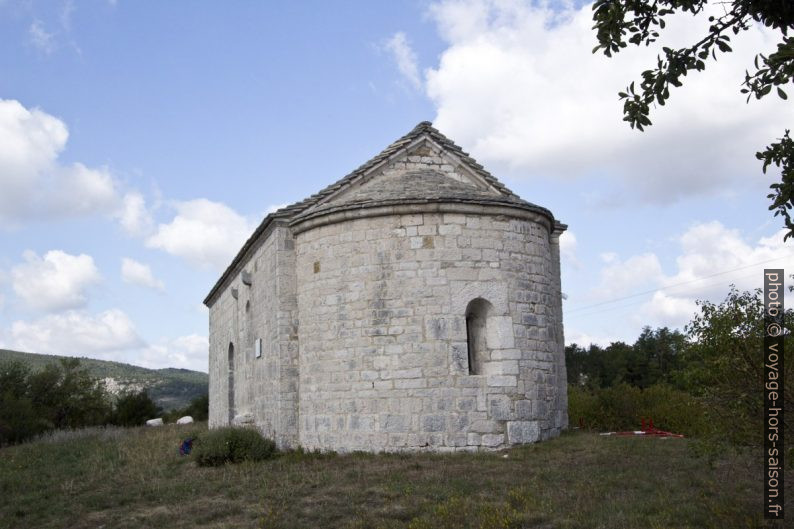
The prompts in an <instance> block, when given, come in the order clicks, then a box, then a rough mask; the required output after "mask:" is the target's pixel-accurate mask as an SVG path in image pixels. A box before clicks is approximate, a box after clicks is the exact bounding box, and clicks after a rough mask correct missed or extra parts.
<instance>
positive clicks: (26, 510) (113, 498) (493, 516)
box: [0, 425, 794, 529]
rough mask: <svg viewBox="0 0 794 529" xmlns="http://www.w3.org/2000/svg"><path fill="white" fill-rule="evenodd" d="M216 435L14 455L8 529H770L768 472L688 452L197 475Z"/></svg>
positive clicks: (618, 444) (147, 433)
mask: <svg viewBox="0 0 794 529" xmlns="http://www.w3.org/2000/svg"><path fill="white" fill-rule="evenodd" d="M205 428H206V426H204V425H189V426H185V427H177V426H168V427H163V428H157V429H145V428H137V429H129V430H126V432H124V434H123V435H117V434H116V433H115V432H114V434H113V435H103V434H102V433H101V432H100V433H97V434H94V435H72V436H66V437H67V438H66V439H64V440H61V441H59V442H48V443H42V442H36V443H29V444H26V445H22V446H17V447H10V448H4V449H2V450H0V527H9V528H11V527H13V528H22V527H70V528H82V527H85V528H88V527H107V528H117V527H118V528H123V527H261V528H269V527H311V528H315V527H317V528H325V527H347V528H369V527H383V528H398V527H408V528H412V529H425V528H432V529H436V528H459V527H482V528H522V527H537V528H550V527H564V528H579V527H581V528H588V529H590V528H598V527H609V528H630V529H634V528H638V527H650V528H653V527H659V528H662V527H664V528H669V527H697V528H701V527H714V528H730V527H760V526H763V524H762V517H761V510H760V509H761V505H760V504H761V494H762V488H761V487H762V482H761V479H760V476H761V467H760V465H761V461H760V460H757V461H750V460H749V459H747V458H746V457H743V456H737V455H733V456H730V457H726V458H723V459H721V460H718V461H717V462H716V463H715V464H714V465H709V464H708V463H707V462H706V461H705V460H703V459H699V458H697V457H695V456H694V455H693V453H692V451H691V450H690V449H689V447H688V444H689V443H690V441H688V440H662V439H621V438H604V437H599V436H596V435H592V434H586V433H573V434H566V435H564V436H563V437H561V438H560V439H555V440H552V441H548V442H545V443H540V444H537V445H532V446H525V447H520V448H516V449H513V450H510V451H508V452H500V453H486V454H473V455H472V454H456V455H433V454H410V455H409V454H381V455H372V454H350V455H334V454H324V455H322V454H304V453H300V452H296V453H290V454H286V455H283V456H281V457H278V458H276V459H274V460H270V461H265V462H261V463H243V464H239V465H227V466H224V467H219V468H199V467H198V466H196V465H195V463H194V462H193V461H191V459H190V458H185V457H181V456H179V454H178V445H179V442H180V440H181V439H182V438H184V437H186V436H187V435H189V434H190V433H191V432H196V431H200V430H202V429H205ZM504 456H507V457H504ZM793 496H794V493H793V492H792V491H791V490H789V491H788V492H787V497H788V498H789V499H791V498H792V497H793ZM789 503H790V502H789ZM787 507H788V510H789V512H794V511H792V510H791V509H792V506H791V505H790V504H789V505H788V506H787Z"/></svg>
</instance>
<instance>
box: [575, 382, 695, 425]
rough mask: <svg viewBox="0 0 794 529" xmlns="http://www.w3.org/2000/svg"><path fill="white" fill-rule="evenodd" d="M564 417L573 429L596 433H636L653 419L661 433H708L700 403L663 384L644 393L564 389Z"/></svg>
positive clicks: (625, 387) (621, 389)
mask: <svg viewBox="0 0 794 529" xmlns="http://www.w3.org/2000/svg"><path fill="white" fill-rule="evenodd" d="M568 416H569V418H570V421H571V424H572V425H574V426H577V425H578V424H579V419H580V418H581V419H582V420H583V422H584V426H585V428H590V429H594V430H599V431H615V430H638V429H639V428H640V426H641V423H642V419H643V418H645V419H647V418H651V419H653V422H654V426H655V427H656V428H659V429H661V430H667V431H671V432H674V433H681V434H684V435H687V436H700V435H704V434H705V433H707V431H708V430H709V424H708V418H707V417H708V416H707V413H706V408H705V406H704V404H703V403H702V401H701V400H700V399H698V398H696V397H693V396H692V395H690V394H689V393H687V392H685V391H680V390H677V389H674V388H672V387H670V386H668V385H666V384H655V385H653V386H650V387H648V388H646V389H644V390H642V389H639V388H637V387H634V386H629V385H628V384H619V385H617V386H613V387H611V388H603V389H594V390H587V389H584V388H581V387H577V386H569V387H568Z"/></svg>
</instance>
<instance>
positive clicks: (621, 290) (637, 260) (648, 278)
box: [591, 253, 664, 301]
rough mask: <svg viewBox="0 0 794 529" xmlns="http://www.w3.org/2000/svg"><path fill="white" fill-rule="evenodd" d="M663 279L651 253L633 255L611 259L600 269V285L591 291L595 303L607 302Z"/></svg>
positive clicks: (658, 264) (659, 265)
mask: <svg viewBox="0 0 794 529" xmlns="http://www.w3.org/2000/svg"><path fill="white" fill-rule="evenodd" d="M663 277H664V275H663V273H662V265H661V263H660V262H659V258H658V257H656V255H655V254H653V253H645V254H642V255H633V256H631V257H629V258H628V259H626V260H625V261H621V260H620V259H619V258H618V257H613V258H612V259H610V260H609V261H607V263H606V266H604V267H603V268H602V269H601V280H600V283H599V284H598V285H597V286H596V287H595V288H594V289H593V290H592V292H591V296H592V298H593V299H595V300H596V301H603V300H608V299H611V298H616V297H620V296H624V295H626V294H629V293H632V292H636V291H637V290H639V289H643V287H644V288H648V287H649V286H650V287H651V288H653V286H655V285H657V284H658V283H659V281H660V280H661V279H662V278H663Z"/></svg>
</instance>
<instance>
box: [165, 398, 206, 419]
mask: <svg viewBox="0 0 794 529" xmlns="http://www.w3.org/2000/svg"><path fill="white" fill-rule="evenodd" d="M209 410H210V399H209V395H201V396H199V397H196V398H194V399H193V400H191V401H190V404H188V405H187V406H185V407H184V408H177V409H175V410H171V411H169V412H167V413H165V414H164V415H163V420H164V421H165V422H176V421H177V420H178V419H179V418H181V417H184V416H186V415H189V416H190V417H192V418H193V420H194V421H196V422H198V421H206V420H207V419H208V418H209Z"/></svg>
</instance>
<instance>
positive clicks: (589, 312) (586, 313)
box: [565, 274, 755, 318]
mask: <svg viewBox="0 0 794 529" xmlns="http://www.w3.org/2000/svg"><path fill="white" fill-rule="evenodd" d="M754 275H755V274H746V275H743V276H739V277H735V278H734V279H745V278H748V277H753V276H754ZM720 284H723V283H722V282H714V283H708V284H706V285H703V287H712V286H716V285H720ZM670 288H674V287H670ZM678 295H681V293H678ZM641 303H647V300H645V299H641V300H639V301H632V302H631V303H626V304H625V305H617V306H613V307H602V308H599V309H596V310H592V311H588V312H577V313H576V314H575V316H576V317H577V318H581V317H585V316H592V315H594V314H601V313H602V312H608V311H612V310H618V309H627V308H630V307H634V306H636V305H639V304H641ZM568 312H569V311H565V314H568Z"/></svg>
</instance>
